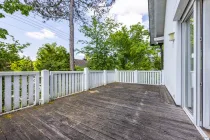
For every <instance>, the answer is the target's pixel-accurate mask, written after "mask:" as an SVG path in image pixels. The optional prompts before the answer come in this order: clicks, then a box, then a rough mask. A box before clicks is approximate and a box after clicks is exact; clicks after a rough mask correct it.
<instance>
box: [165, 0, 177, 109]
mask: <svg viewBox="0 0 210 140" xmlns="http://www.w3.org/2000/svg"><path fill="white" fill-rule="evenodd" d="M179 1H180V0H167V3H166V15H165V29H164V74H165V78H164V81H165V86H166V87H167V89H168V90H169V92H170V94H171V96H172V97H173V98H174V101H175V103H176V104H177V105H181V82H180V81H181V24H180V23H179V22H177V21H173V18H174V15H175V12H176V9H177V7H178V3H179ZM172 9H173V10H172ZM170 33H175V35H174V36H175V40H174V41H170V40H169V34H170Z"/></svg>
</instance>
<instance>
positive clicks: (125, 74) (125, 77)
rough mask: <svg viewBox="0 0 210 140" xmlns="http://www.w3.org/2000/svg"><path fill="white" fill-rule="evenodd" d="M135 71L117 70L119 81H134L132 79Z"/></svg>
mask: <svg viewBox="0 0 210 140" xmlns="http://www.w3.org/2000/svg"><path fill="white" fill-rule="evenodd" d="M134 72H135V71H119V82H122V83H136V82H135V79H134Z"/></svg>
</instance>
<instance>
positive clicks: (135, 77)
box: [134, 70, 138, 83]
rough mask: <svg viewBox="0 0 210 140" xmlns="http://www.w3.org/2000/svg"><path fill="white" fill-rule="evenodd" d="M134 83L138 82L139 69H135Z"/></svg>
mask: <svg viewBox="0 0 210 140" xmlns="http://www.w3.org/2000/svg"><path fill="white" fill-rule="evenodd" d="M134 83H138V71H137V70H135V71H134Z"/></svg>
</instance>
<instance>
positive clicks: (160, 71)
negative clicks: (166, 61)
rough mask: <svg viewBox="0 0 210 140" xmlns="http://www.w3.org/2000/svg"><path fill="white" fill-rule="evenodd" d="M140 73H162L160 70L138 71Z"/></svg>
mask: <svg viewBox="0 0 210 140" xmlns="http://www.w3.org/2000/svg"><path fill="white" fill-rule="evenodd" d="M138 72H161V71H160V70H148V71H146V70H138Z"/></svg>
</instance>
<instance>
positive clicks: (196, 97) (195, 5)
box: [181, 0, 202, 126]
mask: <svg viewBox="0 0 210 140" xmlns="http://www.w3.org/2000/svg"><path fill="white" fill-rule="evenodd" d="M191 2H192V3H190V4H189V6H188V7H187V10H186V11H185V13H184V14H183V17H182V19H181V22H182V23H181V24H182V25H181V35H182V37H181V38H182V40H181V42H182V43H181V45H182V47H181V48H182V53H181V57H182V64H181V66H182V68H181V71H182V90H181V91H182V107H183V109H184V110H185V112H186V113H187V115H188V116H189V118H190V119H191V121H192V122H193V123H194V124H196V125H197V126H201V125H202V123H201V121H200V120H201V119H200V117H201V115H200V107H201V100H200V99H201V96H200V72H201V70H200V69H201V62H200V21H199V19H200V2H199V1H198V0H195V1H191ZM192 13H193V18H194V75H193V81H194V83H193V87H194V88H193V114H191V113H190V111H189V110H188V109H187V108H186V106H185V104H186V98H185V97H186V93H187V92H188V90H187V88H188V86H187V83H186V80H187V79H188V75H186V74H187V73H186V72H187V69H186V66H188V65H186V64H187V63H186V61H187V58H188V56H187V54H188V52H187V48H186V46H187V44H188V41H189V39H188V38H187V37H188V36H187V31H188V29H187V28H188V27H187V21H188V19H189V18H190V16H191V14H192ZM187 47H188V46H187ZM188 55H189V54H188ZM183 60H184V61H183Z"/></svg>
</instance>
